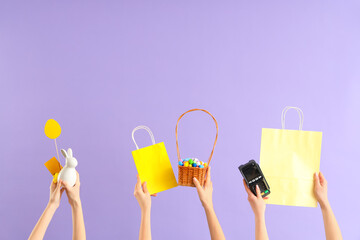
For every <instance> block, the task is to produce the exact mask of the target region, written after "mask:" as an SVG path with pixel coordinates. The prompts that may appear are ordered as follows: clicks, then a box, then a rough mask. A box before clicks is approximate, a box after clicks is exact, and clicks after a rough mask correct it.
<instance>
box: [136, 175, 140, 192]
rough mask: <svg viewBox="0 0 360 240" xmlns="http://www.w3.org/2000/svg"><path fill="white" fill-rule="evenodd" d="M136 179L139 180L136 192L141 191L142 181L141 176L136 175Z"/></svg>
mask: <svg viewBox="0 0 360 240" xmlns="http://www.w3.org/2000/svg"><path fill="white" fill-rule="evenodd" d="M136 178H137V182H136V184H135V190H139V189H141V180H140V177H139V175H136Z"/></svg>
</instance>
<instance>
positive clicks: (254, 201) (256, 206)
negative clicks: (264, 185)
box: [243, 180, 268, 217]
mask: <svg viewBox="0 0 360 240" xmlns="http://www.w3.org/2000/svg"><path fill="white" fill-rule="evenodd" d="M243 183H244V187H245V190H246V192H247V194H248V201H249V203H250V206H251V208H252V210H253V212H254V214H255V217H260V216H263V215H265V209H266V203H265V201H264V199H268V197H265V198H264V199H263V198H262V197H261V192H260V188H259V186H256V196H255V195H254V194H253V193H252V192H251V190H250V189H249V188H248V186H247V185H246V183H245V180H243Z"/></svg>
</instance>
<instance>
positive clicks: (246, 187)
mask: <svg viewBox="0 0 360 240" xmlns="http://www.w3.org/2000/svg"><path fill="white" fill-rule="evenodd" d="M243 183H244V188H245V191H246V192H247V194H248V195H249V196H251V195H254V194H253V193H252V192H251V191H250V189H249V188H248V186H247V185H246V182H245V179H243Z"/></svg>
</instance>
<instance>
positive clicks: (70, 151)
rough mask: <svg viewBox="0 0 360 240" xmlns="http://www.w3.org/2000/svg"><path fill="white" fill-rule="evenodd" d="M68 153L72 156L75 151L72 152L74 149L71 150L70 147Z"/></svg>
mask: <svg viewBox="0 0 360 240" xmlns="http://www.w3.org/2000/svg"><path fill="white" fill-rule="evenodd" d="M67 153H68V155H69V157H72V156H73V153H72V150H71V148H68V152H67Z"/></svg>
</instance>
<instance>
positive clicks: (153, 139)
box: [131, 125, 155, 149]
mask: <svg viewBox="0 0 360 240" xmlns="http://www.w3.org/2000/svg"><path fill="white" fill-rule="evenodd" d="M139 129H144V130H146V131H147V132H148V133H149V135H150V138H151V142H152V144H153V145H154V144H155V138H154V135H153V133H152V132H151V130H150V128H148V127H147V126H143V125H141V126H137V127H136V128H134V130H133V131H132V133H131V135H132V139H133V141H134V143H135V146H136V149H139V147H138V145H137V144H136V141H135V138H134V133H135V132H136V131H137V130H139Z"/></svg>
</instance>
